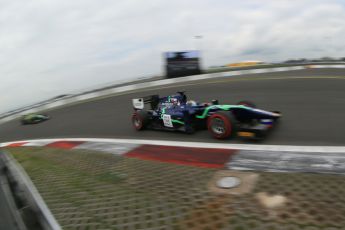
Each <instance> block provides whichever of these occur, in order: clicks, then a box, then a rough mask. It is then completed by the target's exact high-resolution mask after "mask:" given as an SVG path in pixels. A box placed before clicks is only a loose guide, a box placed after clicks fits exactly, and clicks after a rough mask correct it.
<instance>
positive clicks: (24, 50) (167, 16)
mask: <svg viewBox="0 0 345 230" xmlns="http://www.w3.org/2000/svg"><path fill="white" fill-rule="evenodd" d="M344 5H345V4H344V3H343V2H342V1H335V0H331V1H327V2H326V1H321V0H301V1H288V0H266V1H262V0H260V1H259V0H247V1H241V2H239V1H230V0H229V1H228V0H217V1H212V0H190V1H184V0H176V1H161V0H147V1H134V0H117V1H112V0H104V1H91V0H75V1H67V0H51V1H44V0H36V1H18V0H2V1H1V2H0V79H1V84H0V95H1V99H0V113H1V112H5V111H7V110H9V109H13V108H16V107H20V106H23V105H26V104H28V103H33V102H35V101H39V100H43V99H47V98H49V97H53V96H56V95H59V94H65V93H70V92H74V91H76V90H80V89H82V88H90V87H92V86H93V85H101V84H105V83H107V82H115V81H117V80H123V79H126V78H135V77H140V76H148V75H154V74H161V71H162V64H163V60H162V52H164V51H168V50H180V49H195V48H201V49H202V54H203V57H204V61H203V63H204V64H205V66H209V65H219V64H224V63H228V62H232V61H239V60H246V59H260V60H264V61H276V60H278V61H279V60H284V59H287V58H300V57H322V56H337V57H339V56H345V55H344V54H343V53H342V51H343V50H344V48H345V47H344V46H345V45H344V43H343V41H342V40H343V39H342V38H344V37H345V7H344ZM195 35H203V39H199V40H195V39H194V38H193V37H194V36H195Z"/></svg>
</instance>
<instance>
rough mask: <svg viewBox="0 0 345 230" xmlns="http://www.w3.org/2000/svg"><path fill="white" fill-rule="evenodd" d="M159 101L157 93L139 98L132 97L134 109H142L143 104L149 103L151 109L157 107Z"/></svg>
mask: <svg viewBox="0 0 345 230" xmlns="http://www.w3.org/2000/svg"><path fill="white" fill-rule="evenodd" d="M158 103H159V95H150V96H146V97H141V98H134V99H132V104H133V108H134V109H135V110H142V109H144V107H145V104H150V107H151V109H152V110H154V109H156V108H157V105H158Z"/></svg>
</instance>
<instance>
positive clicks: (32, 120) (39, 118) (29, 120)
mask: <svg viewBox="0 0 345 230" xmlns="http://www.w3.org/2000/svg"><path fill="white" fill-rule="evenodd" d="M49 119H50V117H49V116H48V115H45V114H27V115H24V116H23V117H22V119H21V123H22V124H23V125H28V124H37V123H40V122H43V121H46V120H49Z"/></svg>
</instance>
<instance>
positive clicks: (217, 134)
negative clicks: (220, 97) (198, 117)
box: [207, 111, 237, 139]
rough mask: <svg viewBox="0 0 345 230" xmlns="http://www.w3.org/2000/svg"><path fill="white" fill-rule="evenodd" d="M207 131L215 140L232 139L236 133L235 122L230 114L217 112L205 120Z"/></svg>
mask: <svg viewBox="0 0 345 230" xmlns="http://www.w3.org/2000/svg"><path fill="white" fill-rule="evenodd" d="M207 129H208V131H209V132H210V133H211V135H212V136H213V137H214V138H216V139H227V138H231V137H234V136H235V135H236V133H237V122H236V119H235V117H234V115H233V114H232V113H231V112H225V111H219V112H216V113H214V114H212V115H211V116H210V117H209V118H208V120H207Z"/></svg>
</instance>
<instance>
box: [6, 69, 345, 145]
mask: <svg viewBox="0 0 345 230" xmlns="http://www.w3.org/2000/svg"><path fill="white" fill-rule="evenodd" d="M179 90H185V91H186V93H187V95H188V97H189V98H190V99H194V100H196V101H201V102H206V101H211V100H212V99H219V101H220V104H234V103H236V102H238V101H240V100H251V101H253V102H255V103H256V104H257V106H258V107H259V108H262V109H266V110H278V111H281V112H282V114H283V117H282V119H281V122H280V123H279V126H277V128H276V129H275V130H274V131H273V133H272V134H271V135H270V136H269V137H268V138H267V139H266V140H264V141H262V142H259V143H262V144H275V145H335V146H342V145H344V144H345V70H344V69H305V70H297V71H286V72H276V73H264V74H251V75H242V76H234V77H227V78H218V79H211V80H210V79H208V80H202V81H198V82H190V83H179V84H176V85H171V86H164V87H154V88H151V89H145V90H140V91H136V92H128V93H125V94H121V95H115V96H110V97H106V98H102V99H98V100H93V101H88V102H85V103H79V104H74V105H70V106H65V107H61V108H57V109H54V110H52V111H49V112H48V114H49V115H50V116H51V117H52V119H51V120H49V121H46V122H43V123H40V124H37V125H25V126H22V125H21V124H20V122H19V120H13V121H9V122H7V123H4V124H1V125H0V142H5V141H14V140H23V139H38V138H62V137H99V138H135V139H159V140H176V141H200V142H215V143H255V144H258V142H251V141H244V140H239V139H234V140H215V139H213V138H211V137H210V135H209V133H208V132H207V131H206V130H205V131H199V132H197V133H195V134H192V135H188V134H184V133H179V132H166V131H165V132H164V131H153V130H145V131H141V132H137V131H135V130H134V129H133V128H132V125H131V119H130V118H131V114H132V113H133V109H132V105H131V99H132V98H136V97H141V96H145V95H151V94H160V95H169V94H172V93H174V92H176V91H179Z"/></svg>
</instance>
